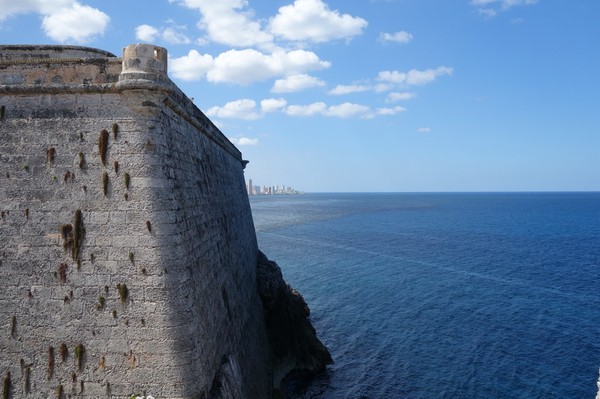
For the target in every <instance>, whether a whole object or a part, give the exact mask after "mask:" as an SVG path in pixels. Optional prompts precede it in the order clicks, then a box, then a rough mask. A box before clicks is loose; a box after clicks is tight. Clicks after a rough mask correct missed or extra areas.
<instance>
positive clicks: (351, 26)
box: [211, 0, 367, 43]
mask: <svg viewBox="0 0 600 399" xmlns="http://www.w3.org/2000/svg"><path fill="white" fill-rule="evenodd" d="M211 1H212V0H211ZM269 26H270V31H271V32H272V33H273V34H274V35H276V36H278V37H281V38H284V39H287V40H290V41H309V42H315V43H322V42H328V41H331V40H337V39H344V38H346V39H348V38H351V37H352V36H356V35H360V34H362V31H363V29H365V28H366V26H367V21H366V20H364V19H362V18H360V17H353V16H351V15H349V14H340V13H339V11H337V10H333V11H332V10H330V9H329V8H328V7H327V5H326V4H325V3H323V2H322V1H321V0H295V1H294V4H291V5H287V6H283V7H281V8H280V9H279V13H278V14H277V15H276V16H275V17H273V18H271V20H270V23H269Z"/></svg>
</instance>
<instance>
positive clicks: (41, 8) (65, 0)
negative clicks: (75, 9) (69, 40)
mask: <svg viewBox="0 0 600 399" xmlns="http://www.w3.org/2000/svg"><path fill="white" fill-rule="evenodd" d="M74 3H75V2H74V1H73V0H20V1H15V0H2V1H1V2H0V4H1V5H2V12H1V13H0V21H3V20H5V19H7V18H9V17H12V16H13V15H17V14H28V13H36V14H42V15H50V14H53V13H54V12H55V11H56V10H59V9H63V8H69V7H72V6H73V4H74Z"/></svg>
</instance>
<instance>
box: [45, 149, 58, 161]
mask: <svg viewBox="0 0 600 399" xmlns="http://www.w3.org/2000/svg"><path fill="white" fill-rule="evenodd" d="M55 156H56V149H55V148H54V147H50V148H48V149H47V150H46V160H47V161H48V163H49V164H53V163H54V157H55Z"/></svg>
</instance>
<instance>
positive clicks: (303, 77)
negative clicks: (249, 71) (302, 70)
mask: <svg viewBox="0 0 600 399" xmlns="http://www.w3.org/2000/svg"><path fill="white" fill-rule="evenodd" d="M319 86H325V82H323V81H322V80H320V79H317V78H315V77H314V76H310V75H307V74H299V75H290V76H288V77H286V78H284V79H277V80H276V81H275V83H274V84H273V88H272V89H271V91H272V92H273V93H293V92H298V91H302V90H304V89H308V88H311V87H319Z"/></svg>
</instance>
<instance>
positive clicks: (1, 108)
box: [0, 105, 6, 121]
mask: <svg viewBox="0 0 600 399" xmlns="http://www.w3.org/2000/svg"><path fill="white" fill-rule="evenodd" d="M4 112H6V106H4V105H1V106H0V121H1V120H3V119H4Z"/></svg>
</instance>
